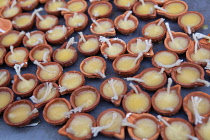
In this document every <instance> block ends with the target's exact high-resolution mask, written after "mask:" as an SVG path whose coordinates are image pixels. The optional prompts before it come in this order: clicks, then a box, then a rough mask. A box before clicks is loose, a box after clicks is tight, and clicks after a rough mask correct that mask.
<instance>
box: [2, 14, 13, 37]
mask: <svg viewBox="0 0 210 140" xmlns="http://www.w3.org/2000/svg"><path fill="white" fill-rule="evenodd" d="M11 30H12V22H11V21H10V20H8V19H4V18H0V36H1V35H3V34H6V33H7V32H9V31H11Z"/></svg>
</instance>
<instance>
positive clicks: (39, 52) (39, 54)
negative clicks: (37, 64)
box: [33, 48, 50, 61]
mask: <svg viewBox="0 0 210 140" xmlns="http://www.w3.org/2000/svg"><path fill="white" fill-rule="evenodd" d="M49 51H50V50H49V49H47V48H44V49H42V50H36V51H34V54H33V58H34V59H35V60H38V61H42V60H43V57H44V54H45V53H46V52H49ZM48 57H49V56H48ZM48 57H47V58H48Z"/></svg>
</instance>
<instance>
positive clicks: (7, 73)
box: [0, 69, 11, 87]
mask: <svg viewBox="0 0 210 140" xmlns="http://www.w3.org/2000/svg"><path fill="white" fill-rule="evenodd" d="M0 72H5V73H6V75H7V78H6V79H5V81H4V82H3V83H2V84H0V87H7V86H8V85H9V84H10V80H11V74H10V72H9V71H8V70H6V69H1V70H0ZM1 79H2V80H3V77H1Z"/></svg>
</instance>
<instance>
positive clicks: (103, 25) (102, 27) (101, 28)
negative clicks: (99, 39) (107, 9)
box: [94, 21, 113, 33]
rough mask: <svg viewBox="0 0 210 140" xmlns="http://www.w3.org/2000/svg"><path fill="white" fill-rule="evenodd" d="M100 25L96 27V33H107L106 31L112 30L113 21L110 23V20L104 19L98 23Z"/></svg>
mask: <svg viewBox="0 0 210 140" xmlns="http://www.w3.org/2000/svg"><path fill="white" fill-rule="evenodd" d="M98 24H99V25H100V26H95V27H94V31H95V32H96V33H105V32H110V30H111V29H112V26H113V25H112V23H110V22H109V21H102V22H99V23H98Z"/></svg>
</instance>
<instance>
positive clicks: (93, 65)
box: [83, 58, 104, 74]
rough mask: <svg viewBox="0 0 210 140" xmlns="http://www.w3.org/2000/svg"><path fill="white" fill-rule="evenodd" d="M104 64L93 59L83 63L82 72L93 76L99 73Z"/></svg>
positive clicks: (99, 60)
mask: <svg viewBox="0 0 210 140" xmlns="http://www.w3.org/2000/svg"><path fill="white" fill-rule="evenodd" d="M103 66H104V64H103V61H102V60H101V59H98V58H93V59H90V60H88V61H86V62H85V64H84V66H83V70H84V71H85V72H86V73H90V74H95V73H99V72H101V70H102V68H103Z"/></svg>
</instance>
